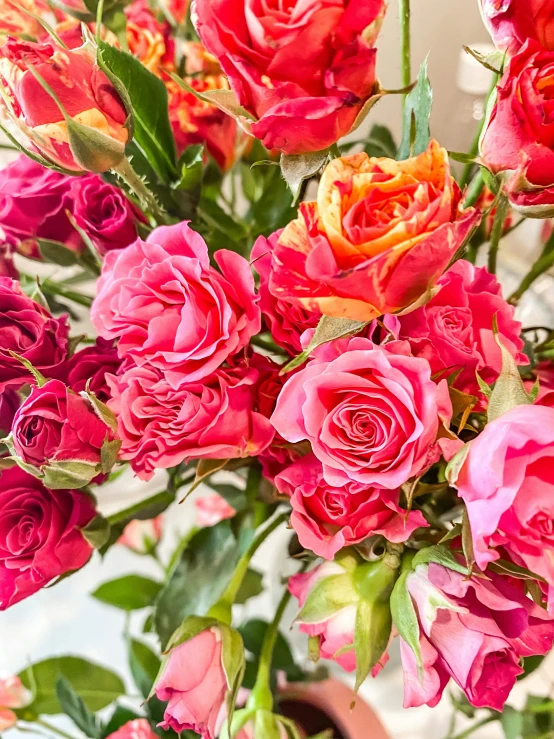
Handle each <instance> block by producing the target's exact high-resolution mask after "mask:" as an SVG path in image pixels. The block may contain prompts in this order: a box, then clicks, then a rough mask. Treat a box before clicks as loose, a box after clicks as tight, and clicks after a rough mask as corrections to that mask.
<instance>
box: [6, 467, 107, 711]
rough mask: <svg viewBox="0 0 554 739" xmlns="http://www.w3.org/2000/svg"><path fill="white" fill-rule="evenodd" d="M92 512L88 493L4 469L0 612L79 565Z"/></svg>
mask: <svg viewBox="0 0 554 739" xmlns="http://www.w3.org/2000/svg"><path fill="white" fill-rule="evenodd" d="M95 515H96V513H95V510H94V505H93V502H92V499H91V498H90V497H89V496H88V495H85V494H83V493H79V492H76V491H74V490H56V491H52V490H49V489H48V488H46V487H44V485H43V484H42V483H41V482H40V480H37V479H36V478H35V477H32V476H31V475H28V474H27V473H26V472H23V470H20V469H19V467H13V468H12V469H9V470H4V471H3V472H2V474H1V475H0V610H5V609H6V608H8V607H9V606H11V605H13V604H14V603H17V602H18V601H20V600H23V598H27V597H28V596H29V595H32V594H33V593H36V592H37V590H40V589H41V588H43V587H44V586H45V585H47V584H48V583H49V582H50V581H51V580H53V579H54V578H55V577H59V576H60V575H63V574H64V573H66V572H69V571H70V570H78V569H79V568H80V567H82V566H83V565H84V564H85V563H86V562H87V561H88V559H89V557H90V555H91V554H92V547H91V545H90V544H89V543H88V542H87V541H86V539H85V537H84V536H83V534H82V533H81V529H82V528H84V527H85V526H86V525H87V524H88V523H90V521H91V520H92V519H93V518H94V516H95ZM0 705H1V703H0Z"/></svg>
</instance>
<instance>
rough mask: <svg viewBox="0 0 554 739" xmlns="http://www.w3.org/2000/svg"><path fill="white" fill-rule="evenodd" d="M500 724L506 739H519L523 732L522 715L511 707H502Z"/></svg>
mask: <svg viewBox="0 0 554 739" xmlns="http://www.w3.org/2000/svg"><path fill="white" fill-rule="evenodd" d="M500 723H501V725H502V729H503V730H504V736H505V737H506V739H519V738H520V737H521V733H522V731H523V715H522V714H521V712H520V711H516V709H515V708H512V706H504V710H503V711H502V716H501V717H500Z"/></svg>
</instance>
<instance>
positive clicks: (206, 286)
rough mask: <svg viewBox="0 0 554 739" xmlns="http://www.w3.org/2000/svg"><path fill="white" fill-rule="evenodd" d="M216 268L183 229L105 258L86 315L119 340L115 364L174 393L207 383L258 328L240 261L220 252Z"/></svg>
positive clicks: (159, 233)
mask: <svg viewBox="0 0 554 739" xmlns="http://www.w3.org/2000/svg"><path fill="white" fill-rule="evenodd" d="M215 261H216V263H217V264H218V266H219V268H220V270H221V272H219V271H218V270H216V269H215V268H214V267H212V266H211V265H210V259H209V256H208V247H207V245H206V242H205V241H204V239H203V238H202V237H201V236H200V235H199V234H197V233H196V232H195V231H193V230H192V229H190V228H189V226H188V225H187V224H186V223H179V224H177V225H175V226H162V227H160V228H157V229H155V230H154V231H153V232H152V233H151V234H150V236H149V237H148V239H147V240H146V242H144V241H141V240H140V239H138V240H137V241H136V242H135V243H134V244H131V245H130V246H128V247H127V248H126V249H121V250H118V251H112V252H110V253H109V254H108V255H107V256H106V258H105V260H104V264H103V267H102V276H101V278H100V280H99V281H98V294H97V297H96V299H95V301H94V303H93V306H92V309H91V318H92V321H93V323H94V326H95V328H96V330H97V331H98V333H99V334H100V336H102V337H104V338H106V339H116V338H118V339H119V343H118V350H119V355H120V357H132V358H133V359H134V361H135V362H136V363H137V364H139V365H142V364H148V365H150V366H151V367H155V368H158V369H160V370H162V372H163V374H164V377H165V379H166V380H167V382H168V383H169V385H170V386H171V387H173V388H175V389H177V388H179V387H180V386H181V385H182V384H183V383H185V382H192V381H196V380H199V379H201V378H202V377H206V376H207V375H209V374H210V373H211V372H213V371H214V370H215V369H216V368H217V367H219V365H221V364H222V363H223V362H224V361H225V360H226V359H227V358H228V357H230V356H231V355H232V354H235V353H236V352H238V351H239V350H240V349H242V348H244V347H245V346H246V345H247V344H248V342H249V341H250V338H251V337H252V336H254V335H255V334H257V333H258V331H259V330H260V326H261V314H260V309H259V307H258V298H257V296H256V294H255V289H254V278H253V276H252V272H251V271H250V266H249V264H248V262H247V261H246V259H244V258H243V257H241V256H239V255H238V254H235V253H234V252H231V251H227V250H220V251H218V252H216V254H215Z"/></svg>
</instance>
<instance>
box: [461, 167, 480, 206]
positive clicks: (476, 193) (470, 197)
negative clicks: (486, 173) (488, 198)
mask: <svg viewBox="0 0 554 739" xmlns="http://www.w3.org/2000/svg"><path fill="white" fill-rule="evenodd" d="M484 189H485V179H484V177H483V174H482V172H481V170H480V169H479V172H477V174H476V175H475V177H474V178H473V180H472V181H471V185H470V186H469V188H468V190H467V194H466V197H465V200H464V208H471V207H472V206H473V205H475V203H476V202H477V201H478V200H479V198H480V197H481V193H482V192H483V190H484Z"/></svg>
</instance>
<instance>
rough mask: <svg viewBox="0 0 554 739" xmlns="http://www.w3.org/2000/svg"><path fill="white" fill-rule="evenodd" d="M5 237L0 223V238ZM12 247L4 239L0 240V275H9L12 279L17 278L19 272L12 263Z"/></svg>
mask: <svg viewBox="0 0 554 739" xmlns="http://www.w3.org/2000/svg"><path fill="white" fill-rule="evenodd" d="M3 238H6V235H5V234H3V232H2V226H1V224H0V239H3ZM14 251H15V250H14V248H13V246H11V244H8V243H7V242H6V241H4V242H3V243H2V242H0V277H10V278H11V279H12V280H17V279H19V272H18V271H17V268H16V266H15V264H14V263H13V257H14Z"/></svg>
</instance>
